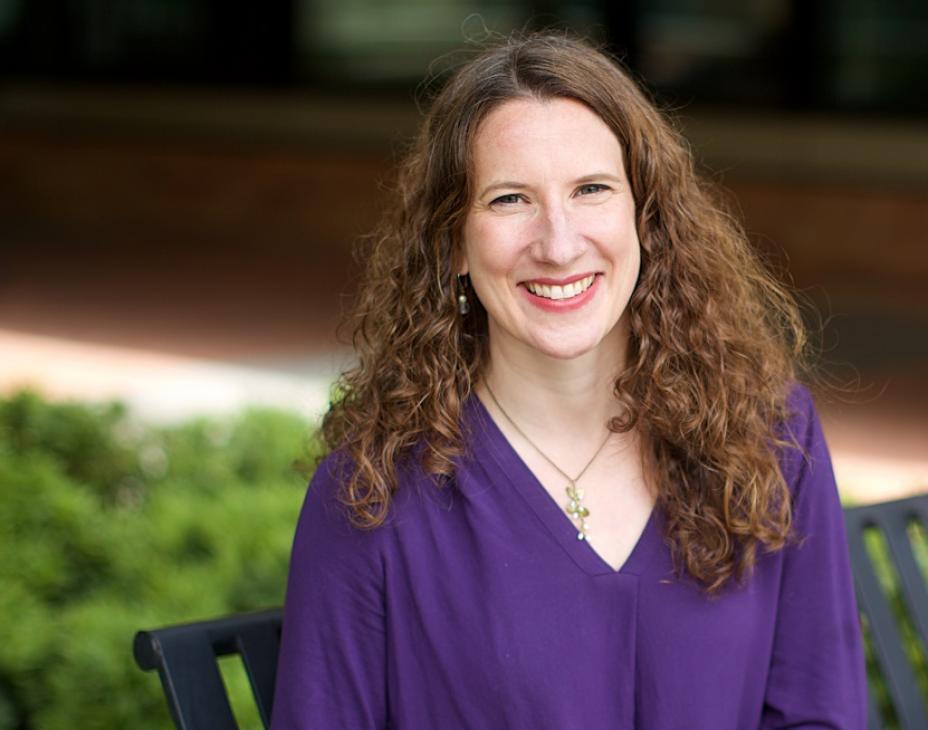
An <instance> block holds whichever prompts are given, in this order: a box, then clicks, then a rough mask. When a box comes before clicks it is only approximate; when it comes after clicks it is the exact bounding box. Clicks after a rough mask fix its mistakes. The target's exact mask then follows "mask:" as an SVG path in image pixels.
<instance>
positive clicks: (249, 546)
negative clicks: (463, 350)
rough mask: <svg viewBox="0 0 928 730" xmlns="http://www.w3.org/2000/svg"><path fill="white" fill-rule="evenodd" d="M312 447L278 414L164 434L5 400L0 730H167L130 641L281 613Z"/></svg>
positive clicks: (236, 684)
mask: <svg viewBox="0 0 928 730" xmlns="http://www.w3.org/2000/svg"><path fill="white" fill-rule="evenodd" d="M308 436H309V429H308V426H307V424H306V423H304V422H303V421H301V420H300V419H299V418H297V417H295V416H293V415H290V414H286V413H281V412H274V411H269V410H257V409H256V410H249V411H246V412H244V413H242V414H240V415H239V416H238V417H236V418H234V419H231V420H229V421H214V420H205V419H201V420H197V421H192V422H189V423H186V424H183V425H180V426H176V427H170V428H153V427H145V426H142V425H140V424H138V423H135V422H134V421H133V420H132V419H131V418H130V416H129V414H128V413H127V412H126V409H125V408H123V407H122V406H120V405H118V404H110V405H106V406H91V405H80V404H72V403H69V404H55V403H49V402H46V401H44V400H43V399H41V398H40V397H38V396H37V395H35V394H34V393H29V392H23V393H19V394H16V395H14V396H12V397H10V398H8V399H6V400H0V515H2V518H0V554H2V555H3V556H4V559H3V560H2V561H0V586H2V590H0V729H3V730H5V729H7V728H9V730H33V729H34V728H43V730H45V729H47V730H58V729H59V728H60V729H62V730H64V729H65V728H67V729H68V730H70V729H71V728H74V727H80V728H85V729H89V730H93V729H95V728H100V729H101V730H102V729H103V728H106V729H109V728H115V727H132V728H136V729H137V730H144V729H145V728H166V727H170V726H171V721H170V718H169V717H168V713H167V706H166V704H165V701H164V696H163V693H162V690H161V685H160V682H159V681H158V677H157V675H155V674H153V673H143V672H142V671H141V670H139V669H138V668H137V667H136V666H135V663H134V661H133V659H132V637H133V635H134V633H135V631H137V630H138V629H141V628H152V627H155V626H159V625H164V624H170V623H177V622H180V621H188V620H196V619H201V618H210V617H214V616H217V615H221V614H225V613H231V612H237V611H246V610H254V609H258V608H264V607H268V606H273V605H279V604H280V603H281V602H282V601H283V592H284V587H285V580H286V569H287V560H288V554H289V549H290V540H291V538H292V535H293V528H294V525H295V522H296V518H297V513H298V511H299V507H300V504H301V502H302V498H303V493H304V489H305V484H306V480H307V478H308V476H309V475H308V473H307V470H306V468H305V466H304V467H301V468H297V465H298V463H299V464H302V465H305V464H311V463H313V461H314V454H313V453H310V450H309V447H308V446H307V443H308ZM223 671H224V675H225V674H226V670H225V669H224V670H223ZM229 677H230V678H229V679H228V680H227V681H228V685H229V687H230V688H231V691H232V693H233V694H234V695H235V696H234V697H233V706H234V707H236V708H238V707H243V708H248V707H250V706H251V700H250V699H249V698H248V696H247V694H248V688H247V682H245V681H243V678H242V677H241V676H237V675H236V674H235V672H234V671H233V672H231V673H230V674H229ZM242 719H243V720H244V726H247V727H254V726H255V725H254V723H255V722H256V716H254V715H248V714H247V710H246V711H245V716H244V717H243V718H242Z"/></svg>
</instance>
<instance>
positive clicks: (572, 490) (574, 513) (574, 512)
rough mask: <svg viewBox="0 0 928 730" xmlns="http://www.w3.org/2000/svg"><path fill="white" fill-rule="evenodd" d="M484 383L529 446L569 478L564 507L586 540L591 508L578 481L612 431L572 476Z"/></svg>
mask: <svg viewBox="0 0 928 730" xmlns="http://www.w3.org/2000/svg"><path fill="white" fill-rule="evenodd" d="M483 384H484V385H485V386H486V388H487V393H489V394H490V398H492V399H493V404H494V405H495V406H496V407H497V408H498V409H499V412H500V413H502V414H503V416H505V417H506V420H507V421H509V423H510V424H512V427H513V428H514V429H515V430H516V432H517V433H518V434H519V435H520V436H521V437H522V438H524V439H525V440H526V441H528V444H529V446H531V447H532V448H533V449H535V451H537V452H538V453H539V454H540V455H541V457H542V458H543V459H544V460H545V461H547V462H548V463H549V464H550V465H551V466H553V467H554V468H555V469H556V470H557V473H558V474H560V475H561V476H562V477H564V478H565V479H566V480H567V488H566V491H567V499H568V501H567V504H566V505H564V509H565V510H566V511H567V514H568V515H570V519H571V521H573V523H574V526H575V527H576V528H577V539H578V540H586V539H587V538H588V537H589V532H590V528H589V526H588V525H587V524H586V518H587V517H589V516H590V510H589V509H587V508H586V507H585V506H584V505H583V490H582V489H580V488H579V487H577V482H579V481H580V477H582V476H583V475H584V474H586V470H587V469H589V468H590V466H591V465H592V464H593V462H594V461H596V457H597V456H599V454H600V452H601V451H602V450H603V449H604V448H605V447H606V442H608V441H609V437H610V436H612V431H610V432H609V433H607V434H606V438H604V439H603V442H602V443H601V444H600V445H599V448H598V449H596V453H595V454H593V456H592V457H591V458H590V460H589V461H588V462H587V463H586V466H585V467H583V468H582V469H581V470H580V473H579V474H577V476H575V477H571V476H570V475H569V474H567V472H565V471H564V470H563V469H561V467H559V466H558V465H557V464H555V463H554V462H553V461H551V459H550V458H548V455H547V454H546V453H545V452H544V451H542V450H541V449H540V448H538V446H537V445H536V444H535V442H534V441H532V440H531V439H530V438H529V437H528V436H526V435H525V431H523V430H522V429H521V428H519V424H517V423H516V422H515V421H514V420H512V416H510V415H509V414H508V413H506V409H505V408H503V407H502V406H501V405H500V403H499V400H497V398H496V396H495V395H494V394H493V390H492V389H491V388H490V384H489V383H487V382H486V381H484V383H483Z"/></svg>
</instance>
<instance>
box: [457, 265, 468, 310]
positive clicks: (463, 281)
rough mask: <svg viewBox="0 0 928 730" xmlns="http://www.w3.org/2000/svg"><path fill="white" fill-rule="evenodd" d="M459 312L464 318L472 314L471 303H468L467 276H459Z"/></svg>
mask: <svg viewBox="0 0 928 730" xmlns="http://www.w3.org/2000/svg"><path fill="white" fill-rule="evenodd" d="M458 312H460V314H461V316H462V317H463V316H465V315H466V314H467V313H468V312H470V302H469V301H467V274H458Z"/></svg>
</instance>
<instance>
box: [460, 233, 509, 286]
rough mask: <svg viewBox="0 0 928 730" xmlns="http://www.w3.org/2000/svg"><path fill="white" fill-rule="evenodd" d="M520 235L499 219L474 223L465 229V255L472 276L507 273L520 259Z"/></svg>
mask: <svg viewBox="0 0 928 730" xmlns="http://www.w3.org/2000/svg"><path fill="white" fill-rule="evenodd" d="M517 238H518V236H517V235H516V233H515V232H514V231H507V229H506V226H501V225H500V224H499V222H498V221H494V222H491V223H482V224H481V223H476V222H475V223H472V224H469V225H468V226H466V227H465V230H464V256H465V258H466V259H467V264H468V267H469V268H470V273H471V276H472V277H474V276H476V277H478V278H479V277H480V276H481V274H506V273H507V272H508V271H509V270H510V269H511V268H512V267H513V266H514V265H515V263H516V261H517V259H518V247H517V246H516V245H514V244H515V242H516V240H517Z"/></svg>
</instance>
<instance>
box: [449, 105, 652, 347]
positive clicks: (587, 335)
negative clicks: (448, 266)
mask: <svg viewBox="0 0 928 730" xmlns="http://www.w3.org/2000/svg"><path fill="white" fill-rule="evenodd" d="M473 162H474V173H475V174H474V191H475V198H474V201H473V203H472V206H471V208H470V210H469V211H468V214H467V219H466V222H465V227H464V246H463V254H464V255H463V261H462V265H461V272H462V273H464V272H466V273H469V274H470V277H471V282H472V284H473V287H474V291H475V292H476V295H477V297H478V298H479V299H480V302H481V303H482V304H483V306H484V307H485V308H486V310H487V314H488V318H489V335H490V346H491V352H492V351H493V350H498V349H499V348H506V349H507V350H508V351H510V352H512V354H516V353H517V352H521V353H522V354H523V355H524V354H533V355H534V356H544V357H549V358H554V359H559V360H565V359H573V358H577V357H581V356H584V355H590V354H592V355H595V354H596V351H597V350H602V349H603V348H608V349H611V350H612V351H613V352H619V351H624V344H625V340H626V339H627V323H626V321H625V320H626V318H625V317H623V314H624V313H625V308H626V305H627V304H628V300H629V298H630V297H631V293H632V290H633V289H634V286H635V282H636V280H637V278H638V269H639V266H640V245H639V242H638V235H637V231H636V226H635V203H634V199H633V196H632V192H631V188H630V186H629V183H628V179H627V176H626V174H625V167H624V164H623V155H622V148H621V146H620V144H619V141H618V140H617V139H616V137H615V135H614V134H613V133H612V131H611V130H610V129H609V127H607V126H606V124H605V123H604V122H603V121H602V120H601V119H600V118H599V117H598V116H597V115H596V114H595V113H594V112H592V111H591V110H590V109H588V108H587V107H586V106H584V105H583V104H581V103H579V102H577V101H573V100H569V99H552V100H546V101H539V100H536V99H517V100H512V101H508V102H506V103H504V104H503V105H501V106H500V107H498V108H497V109H495V110H493V111H492V112H491V113H490V114H489V115H488V116H487V117H486V119H484V120H483V122H482V123H481V125H480V127H479V129H478V131H477V135H476V137H475V139H474V146H473ZM591 273H595V274H597V281H596V283H595V284H594V286H595V287H596V291H595V292H593V296H592V297H590V298H589V301H588V302H586V303H585V304H583V305H582V306H580V307H578V308H574V309H572V310H569V311H550V310H549V309H545V308H544V307H543V306H542V305H540V303H539V301H538V299H537V298H534V297H533V295H531V294H530V293H529V292H528V289H527V288H526V286H525V284H526V282H530V281H533V280H537V279H540V278H552V279H557V280H562V279H572V278H574V277H575V276H577V275H580V274H591Z"/></svg>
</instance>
